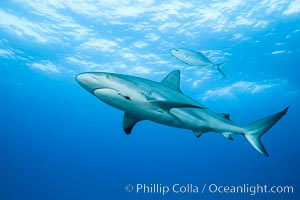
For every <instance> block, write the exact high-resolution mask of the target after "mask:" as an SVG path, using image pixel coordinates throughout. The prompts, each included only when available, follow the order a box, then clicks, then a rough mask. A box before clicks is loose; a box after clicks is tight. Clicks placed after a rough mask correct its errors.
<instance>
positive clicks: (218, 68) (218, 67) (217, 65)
mask: <svg viewBox="0 0 300 200" xmlns="http://www.w3.org/2000/svg"><path fill="white" fill-rule="evenodd" d="M224 64H225V62H221V63H218V64H215V66H216V68H217V70H218V71H219V72H220V73H221V74H222V75H223V76H224V77H225V78H226V74H225V73H224V72H223V71H222V70H221V69H220V66H221V65H224Z"/></svg>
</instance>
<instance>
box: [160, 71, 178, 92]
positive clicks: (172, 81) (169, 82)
mask: <svg viewBox="0 0 300 200" xmlns="http://www.w3.org/2000/svg"><path fill="white" fill-rule="evenodd" d="M161 83H162V84H164V85H166V86H168V87H170V88H172V89H174V90H177V91H179V92H181V90H180V71H179V70H174V71H172V72H170V73H169V74H168V75H167V76H166V77H165V78H164V79H163V80H162V81H161Z"/></svg>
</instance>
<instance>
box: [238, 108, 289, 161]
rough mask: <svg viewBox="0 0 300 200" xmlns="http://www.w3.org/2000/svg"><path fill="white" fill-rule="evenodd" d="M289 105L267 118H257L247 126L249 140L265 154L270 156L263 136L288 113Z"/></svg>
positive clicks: (245, 133) (246, 135) (246, 131)
mask: <svg viewBox="0 0 300 200" xmlns="http://www.w3.org/2000/svg"><path fill="white" fill-rule="evenodd" d="M288 108H289V107H286V108H285V109H284V110H282V111H280V112H278V113H275V114H273V115H271V116H268V117H266V118H263V119H260V120H257V121H255V122H253V123H251V124H249V125H248V126H246V128H245V132H244V136H245V138H246V139H247V140H248V142H249V143H250V144H251V145H252V146H253V147H254V148H255V149H256V150H257V151H258V152H260V153H262V154H264V155H265V156H269V154H268V152H267V151H266V149H265V147H264V145H263V144H262V142H261V141H260V138H261V136H262V135H263V134H264V133H265V132H267V131H268V130H269V129H270V128H271V127H272V126H273V125H274V124H276V122H277V121H278V120H280V119H281V117H282V116H284V115H285V114H286V112H287V111H288Z"/></svg>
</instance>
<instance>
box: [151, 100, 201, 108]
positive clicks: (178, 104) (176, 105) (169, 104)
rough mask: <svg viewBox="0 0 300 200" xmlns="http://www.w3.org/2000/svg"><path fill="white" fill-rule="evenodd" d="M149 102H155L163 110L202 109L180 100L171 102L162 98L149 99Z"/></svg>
mask: <svg viewBox="0 0 300 200" xmlns="http://www.w3.org/2000/svg"><path fill="white" fill-rule="evenodd" d="M149 102H150V103H151V104H155V105H156V106H158V107H160V108H162V109H163V110H171V109H172V108H200V109H204V107H201V106H199V105H193V104H188V103H181V102H172V101H162V100H150V101H149Z"/></svg>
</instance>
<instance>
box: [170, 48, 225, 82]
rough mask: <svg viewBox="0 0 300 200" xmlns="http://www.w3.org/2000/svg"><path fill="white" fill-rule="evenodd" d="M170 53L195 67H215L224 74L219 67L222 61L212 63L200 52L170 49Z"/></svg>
mask: <svg viewBox="0 0 300 200" xmlns="http://www.w3.org/2000/svg"><path fill="white" fill-rule="evenodd" d="M170 54H171V55H172V56H174V57H175V58H176V59H177V60H179V61H181V62H183V63H186V64H188V65H191V66H195V67H216V69H217V70H218V71H219V72H220V73H221V74H222V75H223V76H224V77H226V75H225V74H224V72H223V71H222V70H221V69H220V66H221V65H223V64H224V62H222V63H218V64H215V63H212V62H211V61H210V60H209V59H208V58H207V57H205V56H204V55H203V54H202V53H201V52H199V51H194V50H190V49H172V50H170Z"/></svg>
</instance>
